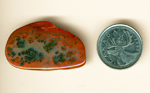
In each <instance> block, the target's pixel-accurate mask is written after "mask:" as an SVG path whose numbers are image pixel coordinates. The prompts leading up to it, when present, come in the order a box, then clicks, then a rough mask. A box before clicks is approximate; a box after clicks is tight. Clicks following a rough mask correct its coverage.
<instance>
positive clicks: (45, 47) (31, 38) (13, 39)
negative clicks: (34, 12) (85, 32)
mask: <svg viewBox="0 0 150 93" xmlns="http://www.w3.org/2000/svg"><path fill="white" fill-rule="evenodd" d="M5 55H6V58H7V60H8V61H9V63H10V64H11V65H13V66H14V67H17V68H21V69H30V70H57V69H70V68H76V67H80V66H83V65H84V64H85V62H86V59H85V58H86V57H85V47H84V45H83V43H82V41H81V40H80V39H79V38H78V37H76V36H75V35H73V34H71V33H70V32H67V31H65V30H62V29H60V28H57V27H56V26H54V25H53V24H52V23H50V22H47V21H40V22H35V23H31V24H28V25H25V26H23V27H21V28H19V29H17V30H15V31H14V32H13V33H12V34H11V35H10V37H9V39H8V41H7V44H6V48H5Z"/></svg>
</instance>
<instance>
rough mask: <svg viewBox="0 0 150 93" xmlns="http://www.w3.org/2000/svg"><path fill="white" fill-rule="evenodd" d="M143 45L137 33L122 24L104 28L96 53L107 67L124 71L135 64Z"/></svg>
mask: <svg viewBox="0 0 150 93" xmlns="http://www.w3.org/2000/svg"><path fill="white" fill-rule="evenodd" d="M142 49H143V43H142V39H141V37H140V35H139V34H138V32H137V31H136V30H135V29H134V28H132V27H130V26H128V25H124V24H116V25H112V26H109V27H108V28H106V29H105V30H104V31H103V32H102V33H101V35H100V36H99V38H98V42H97V51H98V55H99V57H100V58H101V60H102V61H103V62H104V63H105V64H106V65H107V66H109V67H111V68H115V69H125V68H128V67H130V66H132V65H133V64H135V63H136V62H137V61H138V59H139V58H140V56H141V53H142Z"/></svg>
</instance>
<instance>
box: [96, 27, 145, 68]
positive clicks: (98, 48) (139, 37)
mask: <svg viewBox="0 0 150 93" xmlns="http://www.w3.org/2000/svg"><path fill="white" fill-rule="evenodd" d="M116 26H123V27H127V28H129V29H131V30H132V31H134V32H135V33H136V35H137V36H138V39H139V41H140V44H141V48H140V53H139V54H138V57H137V59H136V60H135V61H134V62H132V64H129V65H127V66H124V67H115V66H112V65H109V64H108V63H107V62H105V60H104V58H103V56H102V54H101V52H100V51H101V50H100V40H101V38H102V36H103V35H104V34H105V33H106V32H107V30H109V29H111V28H113V27H116ZM142 52H143V41H142V37H141V36H140V34H139V33H138V31H137V30H136V29H134V28H133V27H131V26H129V25H126V24H113V25H110V26H108V27H106V28H105V29H104V30H103V31H102V32H101V34H100V35H99V37H98V40H97V53H98V55H99V57H100V59H101V60H102V62H103V63H104V64H105V65H107V66H108V67H111V68H113V69H118V70H119V69H120V70H123V69H127V68H130V67H131V66H133V65H134V64H135V63H137V61H138V60H139V58H140V57H141V55H142Z"/></svg>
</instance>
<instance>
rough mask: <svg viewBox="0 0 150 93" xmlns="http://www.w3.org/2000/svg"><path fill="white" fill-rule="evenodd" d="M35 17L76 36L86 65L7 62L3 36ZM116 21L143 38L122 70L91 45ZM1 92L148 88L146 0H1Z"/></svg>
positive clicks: (99, 92)
mask: <svg viewBox="0 0 150 93" xmlns="http://www.w3.org/2000/svg"><path fill="white" fill-rule="evenodd" d="M36 21H49V22H51V23H53V24H54V25H55V26H57V27H59V28H61V29H64V30H67V31H69V32H71V33H73V34H75V35H76V36H77V37H79V38H80V39H81V40H82V41H83V43H84V45H85V48H86V64H85V65H84V66H82V67H80V68H76V69H70V70H55V71H31V70H22V69H18V68H15V67H13V66H11V65H10V64H9V63H8V61H7V60H6V57H5V53H4V50H5V45H6V42H7V39H8V37H9V36H10V34H11V33H12V32H13V31H14V30H16V29H17V28H19V27H21V26H24V25H26V24H29V23H32V22H36ZM116 23H123V24H127V25H130V26H132V27H133V28H135V29H136V30H137V31H138V32H139V34H140V35H141V37H142V39H143V53H142V56H141V57H140V59H139V60H138V62H137V63H136V64H135V65H134V66H132V67H130V68H128V69H124V70H115V69H112V68H109V67H108V66H106V65H105V64H104V63H103V62H102V61H101V60H100V58H99V56H98V54H97V50H96V45H97V39H98V37H99V35H100V34H101V32H102V31H103V30H104V29H105V28H106V27H108V26H110V25H112V24H116ZM0 93H150V1H149V0H0Z"/></svg>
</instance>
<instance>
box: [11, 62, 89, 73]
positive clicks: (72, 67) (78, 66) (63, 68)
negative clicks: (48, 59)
mask: <svg viewBox="0 0 150 93" xmlns="http://www.w3.org/2000/svg"><path fill="white" fill-rule="evenodd" d="M9 63H10V62H9ZM85 63H86V61H84V62H82V63H81V64H77V65H76V66H68V67H67V66H66V67H55V68H32V67H31V68H25V67H19V66H15V65H13V64H12V63H10V65H12V66H13V67H15V68H17V69H21V70H35V71H53V70H67V69H75V68H80V67H82V66H83V65H85Z"/></svg>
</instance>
